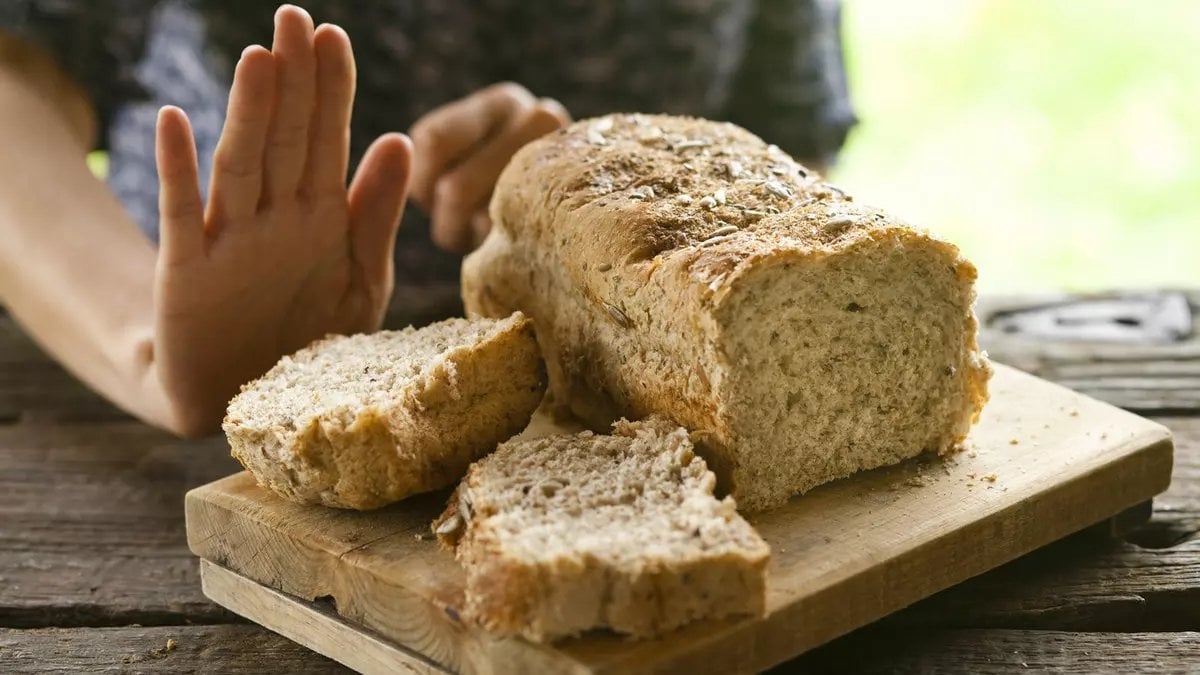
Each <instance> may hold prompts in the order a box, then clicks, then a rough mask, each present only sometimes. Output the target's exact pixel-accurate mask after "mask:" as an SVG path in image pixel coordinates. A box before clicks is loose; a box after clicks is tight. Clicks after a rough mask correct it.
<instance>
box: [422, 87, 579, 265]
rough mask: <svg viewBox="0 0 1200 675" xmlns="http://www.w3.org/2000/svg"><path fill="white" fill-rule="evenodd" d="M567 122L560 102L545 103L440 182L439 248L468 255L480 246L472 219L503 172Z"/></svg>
mask: <svg viewBox="0 0 1200 675" xmlns="http://www.w3.org/2000/svg"><path fill="white" fill-rule="evenodd" d="M565 123H566V111H565V110H564V109H563V108H562V106H561V105H559V104H558V103H557V102H554V101H549V100H543V101H539V102H538V103H536V104H535V105H534V106H533V107H531V108H529V109H528V110H526V111H525V112H523V113H521V114H520V115H519V116H518V117H517V118H515V119H514V120H513V121H512V122H511V123H510V124H509V126H508V127H507V128H506V129H504V131H502V132H501V133H500V134H498V135H496V136H495V137H494V138H492V139H491V140H489V141H487V143H486V144H484V145H483V146H482V147H481V148H479V149H478V151H476V152H474V153H473V154H471V155H470V156H469V157H468V158H466V159H464V160H462V161H461V162H460V163H459V164H458V165H457V166H456V167H455V168H454V169H453V170H452V171H450V173H447V174H446V175H444V176H442V177H441V178H440V179H438V181H437V184H436V187H435V188H434V196H433V219H432V220H433V222H432V227H433V230H432V235H433V241H434V243H436V244H437V245H438V246H440V247H442V248H444V249H446V250H449V251H456V252H464V251H467V250H469V249H470V248H472V247H473V246H474V245H475V244H476V234H477V233H476V231H475V229H474V228H473V226H472V223H471V219H472V216H473V215H474V214H475V213H477V212H479V211H480V210H482V209H484V208H486V207H487V201H488V198H490V197H491V195H492V190H493V189H494V188H495V186H496V179H497V178H499V177H500V172H501V171H503V170H504V167H505V166H506V165H507V164H508V161H509V160H510V159H512V156H513V155H514V154H516V152H517V150H520V149H521V148H522V147H523V146H524V145H525V144H526V143H529V142H530V141H532V140H535V139H537V138H540V137H541V136H544V135H546V134H548V133H550V132H552V131H554V130H556V129H558V128H560V127H562V126H563V125H564V124H565Z"/></svg>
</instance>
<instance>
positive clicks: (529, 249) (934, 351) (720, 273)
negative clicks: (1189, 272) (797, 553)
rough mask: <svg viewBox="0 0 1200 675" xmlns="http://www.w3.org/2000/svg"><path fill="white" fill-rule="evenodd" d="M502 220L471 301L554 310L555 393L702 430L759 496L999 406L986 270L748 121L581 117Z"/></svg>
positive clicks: (514, 175) (511, 183)
mask: <svg viewBox="0 0 1200 675" xmlns="http://www.w3.org/2000/svg"><path fill="white" fill-rule="evenodd" d="M491 216H492V220H493V222H494V223H495V227H494V228H493V229H492V233H491V234H490V235H489V237H488V238H487V240H486V241H485V243H484V245H483V246H482V247H481V248H480V249H479V250H478V251H476V252H475V253H473V254H472V255H471V256H470V257H469V258H468V259H467V261H466V263H465V264H464V267H463V298H464V301H465V304H466V307H467V310H468V314H469V315H472V316H503V315H507V314H508V313H509V312H511V311H513V310H516V309H519V310H521V311H523V312H525V313H526V314H529V315H530V316H532V317H533V318H534V320H536V321H537V322H538V339H539V341H540V342H541V344H542V350H543V353H544V355H545V356H546V360H547V368H548V371H549V376H550V393H551V396H552V397H553V398H554V399H555V401H557V402H559V403H565V404H567V405H569V406H570V408H571V409H572V410H573V411H574V412H575V414H576V415H578V416H580V417H581V418H583V419H584V420H586V421H587V422H588V424H589V426H591V427H592V428H594V429H601V428H604V425H606V424H607V423H608V422H609V421H611V420H612V419H614V418H616V417H618V416H622V415H623V416H628V417H632V418H643V417H646V416H648V415H651V414H655V413H657V414H663V415H665V416H667V417H669V418H670V419H671V420H672V421H674V422H676V423H678V424H680V425H682V426H684V427H687V428H688V429H690V430H692V431H693V432H696V433H697V434H699V438H700V439H701V442H700V443H699V444H698V446H697V447H698V450H699V451H700V452H701V453H702V454H703V455H704V456H705V459H707V460H708V464H709V466H710V467H712V468H713V470H714V471H715V472H716V473H717V475H718V477H719V479H720V480H721V483H722V487H723V488H727V489H730V490H731V491H732V494H733V495H734V496H735V497H736V498H737V500H738V504H739V505H740V506H741V507H743V508H748V509H762V508H766V507H771V506H775V505H777V504H780V503H782V502H784V501H785V500H786V499H787V498H788V497H790V496H791V495H793V494H795V493H798V492H804V491H806V490H808V489H810V488H812V487H814V486H817V485H820V484H821V483H825V482H827V481H830V480H833V479H835V478H840V477H843V476H846V475H849V474H851V473H853V472H855V471H859V470H863V469H870V468H874V467H878V466H882V465H886V464H892V463H895V462H899V461H901V460H903V459H906V458H909V457H912V456H915V455H917V454H919V453H921V452H922V451H936V452H945V451H947V450H949V449H951V448H953V447H955V445H956V444H957V443H959V442H960V441H961V440H962V439H963V438H964V437H965V435H966V434H967V431H968V429H969V427H970V426H971V424H972V423H973V422H974V421H975V420H976V419H977V418H978V415H979V412H980V409H981V408H982V406H983V404H984V402H985V400H986V398H987V380H988V377H989V375H990V368H989V366H988V363H987V360H986V358H985V356H984V354H983V353H982V352H980V350H979V348H978V346H977V344H976V339H975V336H976V321H975V316H974V314H973V311H972V304H973V301H974V297H975V292H974V281H975V276H976V272H975V268H974V267H973V266H972V265H971V263H970V262H968V261H967V260H965V259H963V258H962V257H961V256H960V255H959V251H958V249H957V248H955V247H954V246H953V245H951V244H949V243H947V242H945V241H942V240H940V239H937V238H936V237H934V236H932V235H930V234H929V233H927V232H924V231H921V230H917V229H915V228H913V227H911V226H909V225H907V224H905V223H904V222H902V221H900V220H898V219H896V218H894V217H892V216H889V215H888V214H886V213H884V212H881V211H879V210H877V209H872V208H869V207H865V206H861V205H859V204H858V203H856V202H854V201H852V200H851V198H850V197H849V196H848V195H846V194H845V193H844V192H843V191H841V190H839V189H838V188H835V187H834V186H832V185H829V184H827V183H825V182H824V181H822V180H821V178H820V177H819V176H817V175H815V174H813V173H812V172H810V171H808V170H806V169H805V168H804V167H802V166H800V165H799V164H797V163H796V162H794V161H793V160H792V158H791V157H789V156H787V155H786V154H785V153H783V152H782V151H780V150H779V149H778V148H776V147H775V146H770V145H767V144H766V143H764V142H763V141H762V140H760V139H759V138H757V137H756V136H754V135H752V134H750V133H749V132H747V131H745V130H743V129H741V128H739V127H736V126H734V125H731V124H719V123H714V122H708V121H705V120H698V119H690V118H680V117H668V116H652V115H613V116H609V117H604V118H600V119H594V120H585V121H581V122H577V123H576V124H574V125H572V126H571V127H569V128H568V129H566V130H564V131H562V132H559V133H557V134H552V135H550V136H547V137H545V138H543V139H541V140H539V141H536V142H534V143H531V144H529V145H527V146H525V147H524V148H523V149H522V150H521V151H520V152H518V153H517V154H516V156H514V157H513V159H512V161H511V162H510V163H509V165H508V167H507V168H506V169H505V171H504V173H503V174H502V175H501V177H500V180H499V183H498V184H497V186H496V190H495V193H494V196H493V199H492V203H491Z"/></svg>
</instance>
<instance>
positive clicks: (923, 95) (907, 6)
mask: <svg viewBox="0 0 1200 675" xmlns="http://www.w3.org/2000/svg"><path fill="white" fill-rule="evenodd" d="M843 30H844V36H845V40H846V50H847V66H848V68H849V71H850V86H851V94H852V96H853V98H854V102H855V105H856V109H857V112H858V114H859V117H860V118H861V124H860V125H859V127H858V128H856V129H855V130H854V131H853V132H852V135H851V138H850V140H849V142H848V144H847V146H846V149H845V152H844V153H843V155H842V160H841V162H840V165H839V166H838V167H837V169H836V170H835V171H834V172H832V177H831V179H832V180H835V181H836V182H837V183H839V184H841V185H843V186H844V187H846V188H848V189H850V190H851V191H852V192H854V193H855V195H856V197H857V198H858V199H859V200H861V201H864V202H867V203H871V204H874V205H877V206H882V207H885V208H889V209H891V210H893V211H895V212H896V213H897V214H899V215H901V216H903V217H905V218H907V219H908V220H909V221H911V222H913V223H914V224H917V225H920V226H924V227H927V228H929V229H931V230H933V231H934V232H936V233H938V234H940V235H942V236H944V237H946V238H948V239H950V240H951V241H953V242H955V243H957V244H958V245H959V246H961V247H962V249H963V251H964V252H965V253H966V255H967V256H968V257H969V258H971V259H972V260H973V261H974V262H975V263H976V265H977V266H978V267H979V270H980V278H979V283H980V289H981V290H983V291H985V292H992V293H1004V292H1013V291H1030V290H1050V289H1068V290H1093V289H1102V288H1115V287H1149V286H1200V1H1196V0H1145V1H1140V2H1139V1H1137V0H958V1H956V2H951V1H940V0H905V1H904V2H894V1H892V0H845V1H844V22H843Z"/></svg>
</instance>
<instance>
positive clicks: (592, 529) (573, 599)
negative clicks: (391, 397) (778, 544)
mask: <svg viewBox="0 0 1200 675" xmlns="http://www.w3.org/2000/svg"><path fill="white" fill-rule="evenodd" d="M715 481H716V478H715V477H714V476H713V474H712V472H710V471H709V470H708V468H707V467H706V466H705V464H704V460H703V459H702V458H700V457H698V456H696V455H694V454H693V451H692V444H691V442H690V440H689V438H688V433H687V431H686V430H684V429H682V428H679V427H677V426H676V425H673V424H670V423H668V422H666V421H665V420H662V419H661V418H655V419H652V420H648V421H644V422H625V421H620V422H618V423H617V424H616V425H615V427H614V429H613V434H612V435H597V434H594V433H592V432H590V431H585V432H582V433H579V434H577V435H569V434H566V435H556V436H548V437H544V438H540V439H535V440H523V441H517V440H514V441H510V442H508V443H504V444H503V445H501V446H500V447H499V448H498V449H497V450H496V452H495V453H494V454H492V455H489V456H487V457H484V458H483V459H481V460H480V461H478V462H476V463H475V464H473V465H472V466H471V469H470V470H469V471H468V473H467V476H466V478H464V479H463V482H462V483H461V484H460V485H459V487H458V490H457V491H456V492H455V494H454V496H453V497H452V498H451V500H450V503H449V505H448V507H447V508H446V511H445V513H443V514H442V516H441V517H440V518H439V519H438V520H437V521H435V522H434V525H433V528H434V531H435V533H437V535H438V537H439V539H440V540H441V541H442V543H443V544H445V545H447V546H450V547H453V548H454V549H455V556H456V558H457V559H458V560H459V561H460V562H461V563H462V564H463V566H464V567H465V569H466V574H467V588H466V608H465V615H466V617H467V618H468V619H469V620H472V621H474V622H476V623H478V624H480V625H482V626H484V627H485V628H487V629H488V630H490V631H493V632H496V633H500V634H521V635H524V636H525V637H527V638H529V639H532V640H535V641H547V640H552V639H555V638H558V637H562V636H568V635H576V634H578V633H581V632H583V631H586V630H590V629H597V628H606V629H609V630H612V631H616V632H618V633H624V634H628V635H632V636H636V637H650V636H654V635H658V634H660V633H663V632H665V631H669V630H671V629H673V628H676V627H678V626H681V625H683V624H685V623H688V622H690V621H693V620H696V619H701V618H713V617H720V616H727V615H738V614H751V615H757V614H761V613H762V612H763V608H764V603H765V574H766V564H767V561H768V558H769V557H770V549H769V548H768V546H767V544H766V543H765V542H764V541H763V540H762V538H761V537H759V535H758V533H757V532H755V531H754V529H753V528H752V527H751V526H750V525H749V524H748V523H747V522H746V521H745V520H743V519H742V518H741V516H739V515H738V514H737V509H736V507H735V505H734V502H733V500H732V498H729V497H726V498H725V499H724V500H718V499H716V498H715V497H714V496H713V486H714V484H715Z"/></svg>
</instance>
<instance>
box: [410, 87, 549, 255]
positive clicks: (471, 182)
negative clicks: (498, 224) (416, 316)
mask: <svg viewBox="0 0 1200 675" xmlns="http://www.w3.org/2000/svg"><path fill="white" fill-rule="evenodd" d="M570 121H571V118H570V116H569V115H568V114H567V111H566V109H565V108H563V107H562V105H560V104H559V103H558V102H557V101H554V100H552V99H548V98H543V99H536V98H534V96H533V94H531V93H529V91H528V90H527V89H525V88H524V87H522V86H521V85H518V84H514V83H512V82H505V83H501V84H496V85H492V86H490V87H487V88H486V89H481V90H480V91H478V92H476V93H474V94H472V95H470V96H468V97H466V98H463V99H460V100H458V101H454V102H452V103H448V104H446V105H444V106H442V107H440V108H437V109H436V110H434V111H432V112H430V113H429V114H427V115H425V116H424V117H422V118H421V119H419V120H417V123H416V124H414V125H413V127H412V130H411V131H410V133H411V134H412V138H413V146H414V147H415V150H416V154H415V157H416V159H415V160H414V162H413V181H412V193H413V201H415V202H416V203H417V204H419V205H420V206H421V207H423V208H424V209H425V210H426V211H428V212H429V213H430V215H431V219H432V226H433V240H434V242H435V243H437V245H438V246H440V247H442V248H444V249H447V250H449V251H455V252H464V251H469V250H471V249H473V248H475V247H477V246H479V244H480V243H482V242H483V238H484V237H485V236H487V233H488V230H489V229H490V228H491V221H489V220H488V217H487V206H488V199H489V198H490V197H491V196H492V188H493V187H495V185H496V179H497V178H499V176H500V172H501V171H503V170H504V167H505V165H506V164H508V160H509V159H510V158H511V157H512V156H513V154H515V153H516V152H517V150H520V149H521V146H523V145H525V144H526V143H528V142H530V141H532V140H534V139H537V138H538V137H540V136H543V135H545V134H548V133H550V132H551V131H554V130H556V129H558V128H560V127H562V126H565V125H566V124H567V123H568V122H570Z"/></svg>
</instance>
